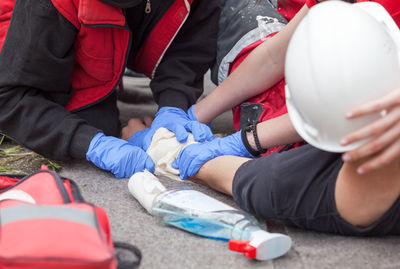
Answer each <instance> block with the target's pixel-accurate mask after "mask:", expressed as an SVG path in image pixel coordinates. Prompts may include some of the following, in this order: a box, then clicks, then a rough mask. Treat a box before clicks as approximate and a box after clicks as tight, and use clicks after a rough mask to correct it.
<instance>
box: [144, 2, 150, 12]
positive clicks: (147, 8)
mask: <svg viewBox="0 0 400 269" xmlns="http://www.w3.org/2000/svg"><path fill="white" fill-rule="evenodd" d="M144 12H146V14H149V13H150V12H151V3H150V0H146V8H145V9H144Z"/></svg>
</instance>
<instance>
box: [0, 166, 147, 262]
mask: <svg viewBox="0 0 400 269" xmlns="http://www.w3.org/2000/svg"><path fill="white" fill-rule="evenodd" d="M0 189H1V188H0ZM132 247H133V246H132ZM134 252H135V255H137V257H138V260H137V261H136V262H134V263H133V266H130V267H129V268H134V267H137V266H138V264H139V262H140V256H139V255H140V252H138V251H134ZM0 268H1V269H3V268H4V269H6V268H13V269H15V268H24V269H25V268H30V269H50V268H51V269H54V268H57V269H67V268H79V269H81V268H82V269H92V268H93V269H94V268H96V269H111V268H117V254H116V251H115V249H114V244H113V241H112V238H111V230H110V225H109V221H108V217H107V214H106V212H105V211H104V210H103V209H102V208H100V207H97V206H94V205H92V204H90V203H86V202H84V200H83V198H82V196H81V195H80V193H79V190H78V188H77V186H76V184H75V183H74V182H73V181H71V180H69V179H61V178H60V177H59V176H58V175H57V174H56V173H54V172H52V171H49V170H41V171H38V172H37V173H35V174H32V175H30V176H26V177H24V178H22V179H20V180H18V182H17V183H15V184H14V185H12V186H10V187H8V188H5V189H3V190H1V191H0Z"/></svg>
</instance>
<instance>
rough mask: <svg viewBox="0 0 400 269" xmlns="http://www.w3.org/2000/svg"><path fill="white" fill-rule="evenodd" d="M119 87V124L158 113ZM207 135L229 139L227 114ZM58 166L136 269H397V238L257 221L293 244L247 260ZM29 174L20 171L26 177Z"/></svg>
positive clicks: (89, 176) (132, 87) (108, 184)
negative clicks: (128, 247)
mask: <svg viewBox="0 0 400 269" xmlns="http://www.w3.org/2000/svg"><path fill="white" fill-rule="evenodd" d="M124 84H125V89H126V92H125V94H128V96H126V95H125V96H124V97H122V96H121V100H123V101H120V102H119V108H120V112H121V121H122V122H123V123H124V122H127V120H128V119H129V118H130V117H143V116H152V115H154V113H155V112H156V109H157V107H156V105H155V104H154V103H153V102H152V101H151V94H150V90H149V88H148V80H146V79H144V78H126V79H124ZM205 85H206V91H205V94H207V93H209V92H210V91H211V90H212V89H213V88H214V85H212V83H210V81H209V80H208V78H206V81H205ZM129 92H131V94H133V96H134V98H132V96H129ZM149 96H150V98H148V97H149ZM124 98H125V99H124ZM132 99H134V100H132ZM127 102H133V103H134V104H128V103H127ZM212 129H213V131H214V132H215V133H219V134H223V135H226V134H229V133H232V132H233V131H234V129H233V126H232V116H231V113H230V112H229V111H228V112H226V113H224V114H223V115H222V116H221V117H218V119H216V120H215V121H213V124H212ZM7 147H8V146H7ZM3 148H4V146H3ZM44 161H46V160H43V159H42V161H41V162H44ZM39 162H40V161H39ZM39 162H38V161H37V160H36V159H35V162H33V163H32V165H30V166H29V167H28V168H29V169H30V170H35V169H38V168H39V167H37V166H38V163H39ZM60 165H61V166H62V168H61V169H59V173H60V174H61V175H62V176H64V177H68V178H71V179H73V180H74V181H76V182H77V183H78V186H79V187H80V189H81V192H82V194H83V196H84V198H85V199H86V200H87V201H89V202H91V203H94V204H96V205H98V206H101V207H103V208H104V209H105V210H106V211H107V213H108V216H109V220H110V223H111V227H112V234H113V239H114V240H115V241H122V242H128V243H131V244H134V245H136V246H137V247H138V248H139V249H140V250H141V251H142V255H143V259H142V263H141V265H140V268H146V269H147V268H149V269H150V268H157V269H158V268H166V269H167V268H174V269H180V268H182V269H183V268H220V269H225V268H226V269H232V268H271V269H272V268H275V269H303V268H315V269H320V268H327V269H328V268H335V269H336V268H363V269H364V268H365V269H368V268H371V269H375V268H400V255H399V254H400V237H394V236H390V237H384V238H373V237H371V238H357V237H344V236H337V235H329V234H322V233H315V232H310V231H305V230H300V229H295V228H292V227H286V226H284V225H282V224H281V223H278V222H274V221H271V220H259V221H260V224H261V225H262V227H263V228H264V229H266V230H268V231H270V232H281V233H285V234H288V235H289V236H290V237H291V238H292V240H293V246H292V248H291V250H290V251H289V253H288V254H286V255H285V256H283V257H281V258H278V259H275V260H272V261H263V262H259V261H254V260H249V259H247V258H245V257H243V256H242V255H241V254H239V253H234V252H231V251H229V250H228V246H227V243H226V242H223V241H217V240H212V239H207V238H202V237H200V236H197V235H193V234H190V233H188V232H185V231H182V230H178V229H176V228H174V227H171V226H168V225H166V224H163V223H162V222H160V221H159V220H157V219H156V218H154V217H153V216H151V215H149V214H148V213H147V212H146V211H145V210H144V209H143V208H142V207H141V206H140V204H139V203H138V202H137V201H136V200H135V199H134V198H133V197H132V196H131V194H130V193H129V191H128V187H127V184H128V179H116V178H115V177H114V176H113V175H112V174H111V173H108V172H105V171H102V170H100V169H98V168H97V167H95V166H94V165H92V164H90V163H88V162H84V161H80V162H77V161H75V162H69V163H61V164H60ZM18 167H19V166H18V164H17V168H18ZM28 168H24V169H22V170H23V171H25V172H29V171H30V170H29V169H28ZM161 182H162V183H163V184H164V185H165V186H166V187H167V188H176V187H181V186H188V187H191V188H193V189H195V190H199V191H201V192H204V193H206V194H207V195H210V196H212V197H214V198H216V199H218V200H220V201H222V202H225V203H227V204H228V205H231V206H234V207H235V203H234V202H233V200H232V198H230V197H228V196H226V195H224V194H221V193H218V192H215V191H213V190H211V189H209V188H207V187H204V186H201V185H197V184H195V183H191V182H187V181H185V182H177V181H172V180H169V179H167V178H161Z"/></svg>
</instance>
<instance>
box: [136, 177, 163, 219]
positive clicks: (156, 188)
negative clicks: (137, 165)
mask: <svg viewBox="0 0 400 269" xmlns="http://www.w3.org/2000/svg"><path fill="white" fill-rule="evenodd" d="M128 189H129V192H130V193H131V194H132V195H133V196H134V197H135V198H136V200H138V202H139V203H140V204H141V205H142V206H143V207H144V208H145V209H146V210H147V212H149V213H150V214H152V212H151V208H152V206H153V202H154V199H155V198H156V196H157V195H158V194H160V193H162V192H164V191H166V188H165V187H164V185H163V184H161V182H160V181H159V180H158V178H156V177H155V176H154V175H153V174H152V173H150V172H149V171H147V170H145V171H144V172H138V173H135V174H134V175H133V176H132V177H131V178H130V179H129V182H128Z"/></svg>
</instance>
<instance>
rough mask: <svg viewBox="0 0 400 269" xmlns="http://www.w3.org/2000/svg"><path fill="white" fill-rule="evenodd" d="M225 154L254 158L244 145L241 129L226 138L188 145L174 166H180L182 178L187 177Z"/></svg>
mask: <svg viewBox="0 0 400 269" xmlns="http://www.w3.org/2000/svg"><path fill="white" fill-rule="evenodd" d="M223 155H233V156H242V157H249V158H254V156H253V155H251V154H250V153H249V152H248V151H247V149H246V147H245V146H244V144H243V142H242V138H241V132H240V131H239V132H236V133H234V134H232V135H229V136H226V137H224V138H216V139H214V140H213V141H211V142H206V143H199V144H192V145H189V146H187V147H186V148H184V149H183V150H182V151H181V152H180V153H179V156H178V158H177V159H176V161H175V162H173V163H172V167H173V168H179V173H180V178H181V179H186V178H188V177H192V176H194V175H195V174H197V172H198V171H199V169H200V168H201V167H202V166H203V164H204V163H206V162H207V161H209V160H211V159H214V158H216V157H218V156H223Z"/></svg>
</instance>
